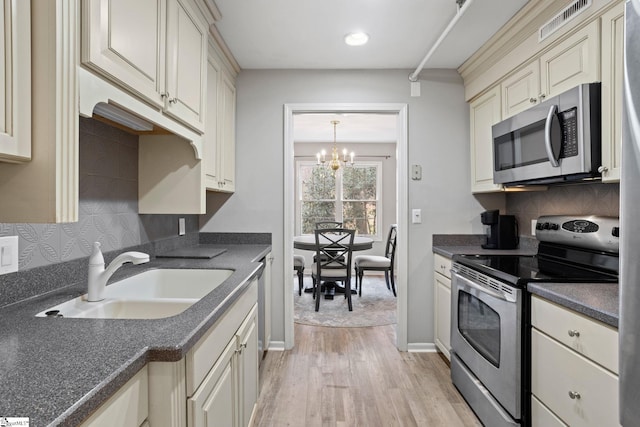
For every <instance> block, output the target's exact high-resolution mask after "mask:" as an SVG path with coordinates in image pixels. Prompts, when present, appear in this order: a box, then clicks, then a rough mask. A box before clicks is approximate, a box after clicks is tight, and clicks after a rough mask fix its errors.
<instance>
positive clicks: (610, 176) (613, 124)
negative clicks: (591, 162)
mask: <svg viewBox="0 0 640 427" xmlns="http://www.w3.org/2000/svg"><path fill="white" fill-rule="evenodd" d="M601 20H602V84H601V89H602V166H603V170H602V181H603V182H618V181H620V160H621V158H620V152H621V147H622V79H623V65H624V64H623V59H624V58H623V46H624V3H620V4H619V5H617V6H616V7H614V8H612V9H611V10H609V11H607V12H606V13H605V14H603V15H602V17H601Z"/></svg>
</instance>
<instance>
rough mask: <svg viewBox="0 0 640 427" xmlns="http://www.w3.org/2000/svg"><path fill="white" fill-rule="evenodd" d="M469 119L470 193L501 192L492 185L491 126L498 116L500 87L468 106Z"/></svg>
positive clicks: (499, 116) (497, 185)
mask: <svg viewBox="0 0 640 427" xmlns="http://www.w3.org/2000/svg"><path fill="white" fill-rule="evenodd" d="M469 115H470V119H471V135H470V143H471V147H470V148H471V191H472V192H473V193H488V192H495V191H501V190H502V186H501V185H499V184H494V183H493V137H492V135H491V126H493V125H494V124H496V123H498V122H499V121H500V119H501V115H500V86H496V87H493V88H491V89H489V90H488V91H487V92H485V93H484V94H482V95H480V96H479V97H478V98H476V99H475V100H473V101H472V102H471V104H469Z"/></svg>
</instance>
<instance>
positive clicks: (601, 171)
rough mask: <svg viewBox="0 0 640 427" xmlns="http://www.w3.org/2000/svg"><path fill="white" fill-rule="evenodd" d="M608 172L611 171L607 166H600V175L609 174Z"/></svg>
mask: <svg viewBox="0 0 640 427" xmlns="http://www.w3.org/2000/svg"><path fill="white" fill-rule="evenodd" d="M608 170H609V168H608V167H606V166H600V167H599V168H598V172H600V173H603V172H607V171H608Z"/></svg>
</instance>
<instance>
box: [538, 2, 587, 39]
mask: <svg viewBox="0 0 640 427" xmlns="http://www.w3.org/2000/svg"><path fill="white" fill-rule="evenodd" d="M591 1H592V0H576V1H574V2H573V3H571V4H570V5H569V6H567V7H565V8H564V9H563V10H562V11H560V13H558V14H557V15H556V16H554V17H553V18H551V19H550V20H549V21H548V22H547V23H546V24H544V25H543V26H542V27H540V29H539V30H538V41H539V42H541V41H542V40H544V39H546V38H547V37H549V36H550V35H551V34H553V33H555V32H556V31H558V30H559V29H560V28H562V27H563V26H564V25H565V24H567V23H568V22H569V21H571V20H572V19H573V18H575V17H576V16H578V15H580V14H581V13H582V12H583V11H584V10H586V9H587V8H588V7H589V6H591Z"/></svg>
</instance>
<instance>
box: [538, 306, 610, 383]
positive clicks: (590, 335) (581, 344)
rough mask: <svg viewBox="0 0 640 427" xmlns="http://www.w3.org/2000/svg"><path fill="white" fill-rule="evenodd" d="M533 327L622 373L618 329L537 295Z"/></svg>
mask: <svg viewBox="0 0 640 427" xmlns="http://www.w3.org/2000/svg"><path fill="white" fill-rule="evenodd" d="M531 324H532V325H533V326H535V327H536V328H538V329H539V330H541V331H543V332H544V333H546V334H547V335H549V336H551V337H553V338H555V339H557V340H558V341H560V342H561V343H563V344H564V345H566V346H568V347H571V348H572V349H573V350H575V351H577V352H578V353H580V354H582V355H584V356H585V357H588V358H589V359H591V360H593V361H594V362H596V363H599V364H600V365H602V366H604V367H605V368H607V369H609V370H610V371H612V372H614V373H616V374H617V373H618V331H617V330H616V329H614V328H612V327H610V326H608V325H605V324H604V323H601V322H598V321H597V320H593V319H591V318H589V317H587V316H584V315H582V314H579V313H576V312H575V311H571V310H568V309H566V308H564V307H561V306H559V305H557V304H554V303H552V302H549V301H546V300H543V299H542V298H539V297H537V296H535V295H534V296H532V297H531ZM576 333H577V334H576ZM570 334H571V335H573V336H571V335H570Z"/></svg>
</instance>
